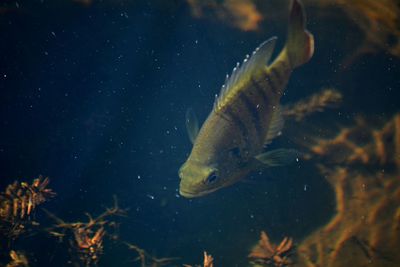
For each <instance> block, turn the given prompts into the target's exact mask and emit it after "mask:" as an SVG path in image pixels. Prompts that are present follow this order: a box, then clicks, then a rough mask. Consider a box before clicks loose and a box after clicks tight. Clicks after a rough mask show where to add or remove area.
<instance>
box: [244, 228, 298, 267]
mask: <svg viewBox="0 0 400 267" xmlns="http://www.w3.org/2000/svg"><path fill="white" fill-rule="evenodd" d="M292 250H293V239H292V238H289V237H285V238H284V239H283V240H282V241H281V243H280V244H279V245H276V244H273V243H271V241H270V240H269V237H268V235H267V233H266V232H264V231H262V232H261V237H260V241H259V242H258V244H257V245H256V246H255V247H254V248H253V249H252V251H251V253H250V254H249V258H250V259H251V262H252V263H253V264H255V266H260V265H261V266H276V267H282V266H288V265H291V264H292V261H291V260H290V258H289V257H290V255H291V252H292Z"/></svg>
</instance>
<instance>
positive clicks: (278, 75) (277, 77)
mask: <svg viewBox="0 0 400 267" xmlns="http://www.w3.org/2000/svg"><path fill="white" fill-rule="evenodd" d="M271 74H272V76H273V77H276V80H277V82H278V83H279V84H280V83H282V76H281V74H280V73H279V71H278V70H276V69H275V68H271Z"/></svg>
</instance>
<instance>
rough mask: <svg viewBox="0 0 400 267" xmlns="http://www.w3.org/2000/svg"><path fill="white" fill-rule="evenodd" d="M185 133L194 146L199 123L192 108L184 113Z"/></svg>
mask: <svg viewBox="0 0 400 267" xmlns="http://www.w3.org/2000/svg"><path fill="white" fill-rule="evenodd" d="M185 120H186V131H187V133H188V135H189V139H190V141H191V142H192V144H194V142H195V141H196V137H197V134H198V133H199V121H198V120H197V116H196V114H195V113H194V110H193V109H192V108H189V109H188V110H187V111H186V118H185Z"/></svg>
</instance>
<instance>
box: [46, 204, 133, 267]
mask: <svg viewBox="0 0 400 267" xmlns="http://www.w3.org/2000/svg"><path fill="white" fill-rule="evenodd" d="M46 213H47V214H48V215H49V216H50V217H51V218H53V219H54V220H55V221H56V222H57V224H56V225H54V226H53V227H51V228H49V229H47V231H48V232H49V234H50V235H52V236H54V237H57V238H59V240H60V241H63V240H64V238H65V237H67V238H68V240H69V244H70V245H71V246H72V247H73V249H74V251H75V252H76V253H75V255H74V256H77V262H76V264H78V266H79V263H82V264H83V265H84V266H93V265H95V266H96V265H97V263H98V261H99V259H100V256H101V255H102V254H103V238H104V236H105V235H106V233H107V231H106V230H108V229H110V228H116V227H117V226H118V225H117V223H116V222H115V221H110V220H108V219H106V218H108V217H110V216H125V215H126V211H125V210H122V209H120V208H119V207H118V202H117V199H116V198H114V207H113V208H107V209H106V211H105V212H103V213H102V214H100V215H99V216H98V217H96V218H93V217H92V216H91V215H90V214H89V213H85V215H86V216H87V217H88V218H89V221H88V222H79V221H78V222H72V223H67V222H64V221H63V220H62V219H60V218H58V217H56V216H55V215H54V214H52V213H50V212H49V211H46ZM111 237H112V238H113V239H116V238H117V236H116V235H111Z"/></svg>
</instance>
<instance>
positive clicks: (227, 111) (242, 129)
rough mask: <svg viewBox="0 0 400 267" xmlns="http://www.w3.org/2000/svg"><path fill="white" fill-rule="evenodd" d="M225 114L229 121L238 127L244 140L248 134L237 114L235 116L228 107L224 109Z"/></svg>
mask: <svg viewBox="0 0 400 267" xmlns="http://www.w3.org/2000/svg"><path fill="white" fill-rule="evenodd" d="M225 112H226V114H227V115H228V116H229V117H230V118H231V121H232V122H233V123H235V124H236V125H237V126H238V127H239V129H240V132H241V133H242V135H243V138H246V137H247V134H248V132H247V128H246V125H244V123H243V121H242V120H241V119H240V117H239V116H238V115H237V114H235V112H234V111H233V110H232V108H231V107H230V106H227V107H226V109H225Z"/></svg>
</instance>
